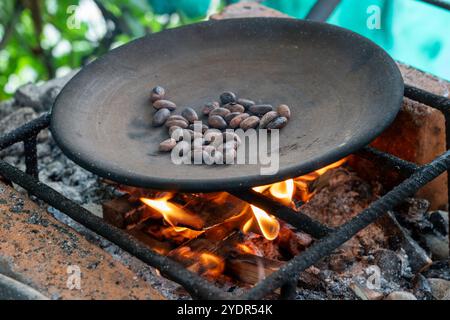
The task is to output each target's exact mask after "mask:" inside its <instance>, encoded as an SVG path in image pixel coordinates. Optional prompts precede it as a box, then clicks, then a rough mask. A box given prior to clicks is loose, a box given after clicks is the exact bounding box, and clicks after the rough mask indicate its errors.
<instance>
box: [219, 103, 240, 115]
mask: <svg viewBox="0 0 450 320" xmlns="http://www.w3.org/2000/svg"><path fill="white" fill-rule="evenodd" d="M223 107H224V108H226V109H228V110H230V112H231V113H233V112H239V113H242V112H244V111H245V108H244V107H243V106H242V105H240V104H237V103H229V104H226V105H224V106H223Z"/></svg>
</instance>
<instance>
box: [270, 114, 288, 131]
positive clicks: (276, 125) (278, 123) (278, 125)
mask: <svg viewBox="0 0 450 320" xmlns="http://www.w3.org/2000/svg"><path fill="white" fill-rule="evenodd" d="M287 123H288V119H287V118H286V117H278V118H276V119H275V120H272V122H270V123H269V124H268V125H267V127H266V128H267V129H268V130H273V129H282V128H284V127H285V126H286V125H287Z"/></svg>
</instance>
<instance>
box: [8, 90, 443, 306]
mask: <svg viewBox="0 0 450 320" xmlns="http://www.w3.org/2000/svg"><path fill="white" fill-rule="evenodd" d="M405 95H406V96H409V97H410V98H411V99H413V100H416V101H419V102H424V103H429V104H430V106H432V107H435V108H437V109H439V110H441V111H443V113H444V115H445V116H446V118H447V120H448V119H449V118H448V116H449V108H448V99H447V98H445V97H440V96H436V95H433V94H432V93H429V92H427V91H424V90H421V89H418V88H414V87H410V86H407V88H406V89H405ZM427 101H428V102H427ZM446 106H447V107H446ZM448 123H449V122H448V121H447V124H448ZM49 124H50V114H44V115H42V116H41V117H39V118H37V119H35V120H33V121H31V122H29V123H27V124H25V125H23V126H21V127H19V128H17V129H15V130H13V131H12V132H10V133H8V134H6V135H4V136H2V137H0V150H2V149H4V148H7V147H8V146H10V145H12V144H14V143H17V142H19V141H24V142H25V141H28V142H27V143H26V144H25V145H26V146H27V145H28V147H26V148H25V157H26V158H28V159H29V161H28V162H29V163H31V164H30V165H29V166H31V167H32V166H34V165H35V162H34V161H33V160H32V156H35V157H36V148H34V147H33V142H32V139H34V138H35V137H36V136H37V134H38V133H39V131H40V130H42V129H45V128H47V127H48V126H49ZM449 132H450V131H449V130H448V127H447V134H446V136H447V141H449V140H448V139H449V136H450V135H449V134H448V133H449ZM361 152H362V153H369V154H370V153H372V155H375V157H374V158H375V159H377V158H378V160H382V161H384V162H385V163H386V164H389V165H391V166H392V167H393V168H396V169H400V170H405V173H408V172H411V171H413V170H414V168H415V167H414V164H412V163H409V162H407V161H404V160H402V159H399V158H397V157H395V156H392V155H390V154H386V153H384V152H381V151H378V150H376V149H372V148H370V147H366V148H364V149H363V150H362V151H361ZM448 158H449V154H448V152H447V153H445V154H444V155H443V156H441V157H439V158H437V159H436V160H435V161H433V162H432V163H431V164H429V165H425V166H422V167H419V166H418V167H417V168H418V171H417V172H416V173H415V174H414V175H413V176H411V177H410V178H409V179H407V180H405V181H404V182H403V183H402V184H400V185H399V186H398V187H396V188H394V189H393V190H392V191H391V192H389V193H388V194H386V195H385V196H383V197H382V198H380V199H379V200H377V201H376V202H374V203H372V205H371V206H370V207H369V208H367V209H366V210H364V211H363V212H362V213H361V214H359V215H358V216H356V217H355V218H354V219H352V220H351V221H350V222H348V223H346V224H344V225H343V226H341V227H339V228H338V229H336V230H334V231H332V232H331V233H330V235H329V236H327V237H324V238H322V240H319V241H318V242H316V243H315V244H314V245H313V246H311V247H310V248H308V250H306V251H304V252H303V253H302V254H300V255H298V256H296V257H295V258H293V259H292V260H291V261H290V262H288V263H287V264H286V265H285V266H284V267H283V268H281V269H280V270H279V271H277V272H276V273H275V274H273V275H271V276H270V277H268V278H267V279H265V280H263V281H262V282H260V283H259V284H258V285H257V286H255V287H254V288H253V289H252V290H250V291H248V292H247V294H244V295H242V298H257V297H259V296H264V295H265V294H267V293H269V292H270V291H271V290H270V289H267V288H271V287H273V286H275V289H277V288H280V287H282V288H283V289H282V298H287V299H289V298H293V295H294V294H295V288H294V287H293V286H292V285H290V283H291V282H296V279H297V274H293V275H291V274H290V270H291V269H292V268H294V269H295V270H297V268H300V269H299V270H301V269H302V268H303V269H304V266H305V265H306V264H308V263H309V262H310V261H312V260H314V259H316V260H315V261H318V260H320V259H321V258H323V257H325V256H326V255H328V254H329V253H330V252H332V251H333V250H335V249H336V248H338V247H339V246H340V245H341V244H342V243H343V242H345V241H347V240H348V239H350V238H351V237H352V236H353V235H352V232H354V233H357V232H359V231H360V230H361V229H362V228H364V227H366V226H367V225H369V224H370V223H371V222H373V220H371V218H372V217H373V216H374V215H383V214H384V213H383V212H382V211H380V208H381V209H383V210H384V208H387V207H389V206H390V205H391V204H392V203H393V202H397V201H398V202H401V201H402V200H403V199H404V198H402V196H405V197H406V196H408V195H410V194H411V193H414V192H415V191H417V190H415V189H419V188H420V187H421V186H423V185H425V184H426V183H428V182H429V181H431V180H432V179H433V176H434V175H435V174H439V173H438V171H439V170H446V169H447V170H449V169H450V166H449V163H448ZM444 165H446V167H445V168H442V166H444ZM32 171H33V170H32V168H29V169H28V168H27V172H28V173H31V172H32ZM0 173H1V174H2V175H4V176H5V177H6V178H7V179H9V180H11V181H14V182H16V183H17V184H19V185H21V186H22V187H24V188H25V189H33V190H28V191H30V193H32V194H34V195H36V196H37V197H38V198H40V199H42V200H44V201H46V202H47V203H48V204H49V205H52V206H54V207H55V208H57V209H59V210H61V211H63V212H65V213H67V214H68V215H69V216H70V217H72V218H73V219H74V220H76V221H78V222H80V223H81V224H83V225H84V226H86V227H87V228H89V229H91V230H93V231H95V232H97V233H98V234H100V235H102V236H104V237H105V238H106V239H108V240H110V241H111V242H113V243H115V244H117V245H118V246H120V247H122V248H123V249H125V250H126V251H128V252H130V253H131V254H133V255H135V256H136V257H138V258H140V259H141V260H142V261H144V262H146V263H148V264H149V265H152V266H154V267H156V268H158V269H159V270H161V272H162V273H163V274H164V275H166V276H167V277H168V278H169V279H172V280H174V281H176V282H178V283H179V284H181V285H182V286H183V287H185V289H186V290H187V291H188V292H190V294H191V295H192V296H193V297H198V298H205V299H211V298H213V299H218V298H220V299H226V298H232V295H231V294H228V293H225V292H223V291H222V290H220V289H219V288H217V287H215V286H213V285H212V284H210V283H209V282H207V281H206V280H204V279H203V278H201V277H199V276H198V275H196V274H194V273H192V272H190V271H188V270H186V269H185V268H184V267H183V266H182V265H181V264H179V263H177V262H175V261H173V260H170V259H168V258H167V257H164V256H162V255H159V254H157V253H155V252H153V251H152V250H150V249H148V248H147V247H145V246H144V245H143V244H141V243H140V242H139V241H138V240H136V239H134V238H133V237H131V236H130V235H128V234H127V233H125V232H124V231H122V230H120V229H118V228H115V227H113V226H111V225H109V224H107V223H106V222H104V220H102V219H100V218H98V217H96V216H95V215H93V214H92V213H90V212H89V211H88V210H86V209H84V208H83V207H81V206H79V205H78V204H76V203H75V202H73V201H72V200H69V199H67V198H65V197H64V196H62V195H61V194H59V193H58V192H57V191H55V190H53V189H51V188H50V187H48V186H46V185H44V184H42V183H41V182H39V181H38V180H37V179H34V178H33V177H31V176H30V175H29V174H26V173H23V172H22V171H20V170H18V169H17V168H15V167H13V166H11V165H9V164H7V163H6V162H4V161H0ZM27 186H28V187H30V188H27ZM43 190H45V191H43ZM449 190H450V189H449ZM32 191H34V192H32ZM407 192H408V194H406V193H407ZM394 205H395V204H394ZM286 208H287V207H286ZM68 211H70V212H68ZM360 216H361V217H360ZM77 218H80V219H77ZM315 223H317V222H315ZM317 224H318V223H317ZM318 225H319V226H322V225H320V224H318ZM316 226H317V225H316ZM322 227H324V226H322ZM347 236H349V238H348V239H347V240H345V237H347ZM342 241H343V242H342ZM121 244H122V245H121ZM323 246H324V247H325V249H326V250H325V251H324V252H321V249H320V248H321V247H323ZM305 258H307V259H306V260H305V261H303V262H302V259H305ZM313 263H314V262H312V264H313ZM310 265H311V264H310ZM283 270H284V271H283ZM291 271H292V270H291ZM285 278H286V279H287V280H283V279H285ZM266 290H268V291H266Z"/></svg>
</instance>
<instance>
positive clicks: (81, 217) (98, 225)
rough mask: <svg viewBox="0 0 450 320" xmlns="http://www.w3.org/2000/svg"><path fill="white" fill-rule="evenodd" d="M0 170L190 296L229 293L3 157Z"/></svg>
mask: <svg viewBox="0 0 450 320" xmlns="http://www.w3.org/2000/svg"><path fill="white" fill-rule="evenodd" d="M0 174H1V175H2V176H3V177H5V178H6V179H8V180H11V181H14V182H15V183H16V184H18V185H20V186H21V187H22V188H24V189H26V190H27V191H28V192H29V193H31V194H32V195H34V196H36V197H38V198H39V199H41V200H43V201H45V202H46V203H47V204H49V205H51V206H52V207H54V208H56V209H58V210H60V211H61V212H64V213H65V214H67V215H68V216H69V217H71V218H72V219H73V220H75V221H77V222H78V223H80V224H82V225H83V226H85V227H87V228H88V229H90V230H92V231H94V232H96V233H97V234H99V235H101V236H102V237H104V238H105V239H107V240H109V241H111V242H112V243H114V244H116V245H118V246H119V247H121V248H122V249H124V250H126V251H128V252H129V253H131V254H132V255H134V256H136V257H137V258H139V259H141V260H142V261H144V262H145V263H147V264H149V265H151V266H153V267H155V268H157V269H158V270H160V271H161V273H162V274H164V275H165V276H167V277H168V278H169V279H171V280H173V281H176V282H177V283H179V284H181V285H182V286H183V287H184V288H185V289H186V290H187V291H188V292H189V293H190V294H191V295H192V296H194V297H198V298H203V299H226V298H228V297H229V295H227V294H226V293H225V292H224V291H222V290H220V289H219V288H217V287H215V286H213V285H212V284H211V283H209V282H208V281H206V280H205V279H204V278H202V277H200V276H199V275H197V274H195V273H193V272H191V271H189V270H187V269H186V268H184V266H182V265H181V264H179V263H178V262H176V261H174V260H172V259H169V258H167V257H165V256H162V255H160V254H158V253H156V252H154V251H153V250H151V249H149V248H147V247H146V246H145V245H143V244H142V243H141V242H139V241H137V240H136V239H135V238H134V237H132V236H131V235H129V234H127V233H126V232H124V231H123V230H121V229H119V228H116V227H114V226H113V225H110V224H108V223H106V222H105V221H104V220H103V219H101V218H99V217H97V216H96V215H94V214H92V213H91V212H90V211H88V210H86V209H85V208H83V207H82V206H80V205H78V204H77V203H75V202H73V201H72V200H70V199H68V198H66V197H64V196H63V195H62V194H60V193H59V192H57V191H55V190H54V189H52V188H50V187H49V186H47V185H46V184H44V183H42V182H40V181H38V180H37V179H34V178H32V177H30V176H29V175H27V174H26V173H24V172H22V171H21V170H19V169H17V168H16V167H14V166H12V165H10V164H8V163H6V162H5V161H3V160H0Z"/></svg>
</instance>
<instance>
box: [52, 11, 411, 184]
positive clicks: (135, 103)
mask: <svg viewBox="0 0 450 320" xmlns="http://www.w3.org/2000/svg"><path fill="white" fill-rule="evenodd" d="M156 85H161V86H163V87H164V88H166V90H167V92H168V98H169V99H170V100H172V101H174V102H175V103H176V104H177V105H178V110H177V112H180V111H181V109H182V108H183V107H185V106H190V107H193V108H194V109H196V110H197V111H198V112H199V114H200V111H201V109H202V106H203V105H204V103H205V102H209V101H214V100H218V96H219V94H220V93H221V92H223V91H228V90H231V91H234V92H236V94H237V95H238V96H239V97H242V98H249V99H252V100H255V101H256V102H259V103H270V104H273V105H274V106H276V105H278V104H281V103H284V104H288V105H289V106H290V107H291V112H292V118H291V120H290V122H289V124H288V125H287V126H286V127H285V128H284V129H282V130H280V149H279V171H278V173H277V174H275V175H261V173H260V169H261V165H254V164H240V165H215V166H207V165H175V164H173V163H172V162H171V158H170V154H161V153H159V152H158V145H159V143H160V142H161V141H162V140H164V139H166V138H167V130H166V129H165V128H164V127H163V128H157V129H155V128H152V126H151V121H152V116H153V114H154V110H153V108H152V107H151V106H150V104H149V93H150V90H151V88H152V87H154V86H156ZM402 97H403V80H402V77H401V75H400V72H399V70H398V68H397V66H396V64H395V63H394V61H393V60H392V59H391V58H390V57H389V56H388V55H387V54H386V53H385V52H384V51H383V50H382V49H381V48H379V47H378V46H376V45H375V44H374V43H372V42H371V41H369V40H367V39H365V38H363V37H361V36H359V35H357V34H355V33H353V32H350V31H348V30H345V29H341V28H338V27H335V26H331V25H328V24H323V23H317V22H308V21H301V20H294V19H280V18H249V19H230V20H223V21H207V22H202V23H199V24H194V25H190V26H186V27H182V28H177V29H172V30H167V31H163V32H160V33H157V34H154V35H150V36H147V37H144V38H141V39H138V40H136V41H133V42H131V43H129V44H127V45H124V46H122V47H119V48H117V49H115V50H112V51H111V52H109V53H108V54H106V55H105V56H103V57H102V58H99V59H98V60H96V61H94V62H93V63H91V64H89V65H88V66H86V67H85V68H84V69H83V70H82V71H80V72H79V73H78V74H77V75H76V76H75V77H74V78H73V79H72V80H71V81H70V82H69V83H68V84H67V85H66V86H65V87H64V89H63V90H62V92H61V94H60V95H59V97H58V99H57V101H56V103H55V106H54V108H53V111H52V121H51V130H52V133H53V136H54V138H55V140H56V142H57V143H58V144H59V146H60V147H61V148H62V150H63V151H64V152H65V153H66V154H67V155H68V156H69V157H70V158H71V159H72V160H74V161H75V162H77V163H78V164H80V165H81V166H83V167H85V168H86V169H88V170H91V171H92V172H94V173H97V174H99V175H100V176H103V177H106V178H108V179H111V180H115V181H118V182H120V183H123V184H127V185H133V186H138V187H145V188H155V189H167V190H180V191H218V190H226V189H232V188H240V187H252V186H257V185H264V184H268V183H272V182H275V181H281V180H283V179H286V178H290V177H295V176H299V175H301V174H305V173H308V172H310V171H312V170H315V169H318V168H320V167H323V166H325V165H327V164H329V163H332V162H334V161H337V160H339V159H340V158H343V157H345V156H347V155H348V154H350V153H352V152H354V151H356V150H358V149H359V148H361V147H363V146H364V145H366V144H368V143H370V142H371V141H372V140H373V139H374V138H375V137H377V136H378V135H379V134H380V133H381V132H382V131H383V130H384V129H385V128H386V127H387V126H388V125H389V124H390V123H391V122H392V121H393V119H394V118H395V116H396V114H397V112H398V110H399V108H400V105H401V101H402ZM202 120H203V121H204V122H206V119H204V118H202Z"/></svg>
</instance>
